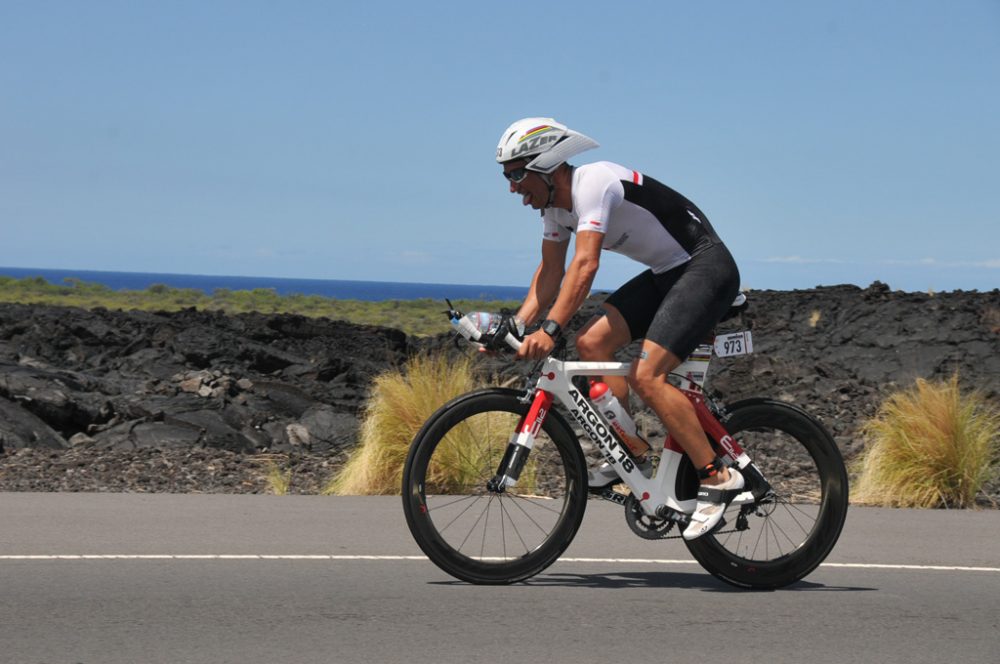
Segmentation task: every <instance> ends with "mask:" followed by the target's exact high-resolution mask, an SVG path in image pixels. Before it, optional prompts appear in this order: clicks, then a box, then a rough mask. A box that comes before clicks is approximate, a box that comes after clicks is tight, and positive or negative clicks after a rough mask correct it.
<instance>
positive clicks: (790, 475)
mask: <svg viewBox="0 0 1000 664" xmlns="http://www.w3.org/2000/svg"><path fill="white" fill-rule="evenodd" d="M729 412H730V416H729V418H728V419H727V420H726V422H725V427H726V430H727V431H729V433H730V434H731V435H732V436H733V437H734V438H736V440H738V441H739V443H740V445H741V446H742V447H743V449H744V450H745V451H746V452H747V454H749V455H750V458H751V459H752V460H753V462H754V464H756V466H757V467H758V468H759V469H760V471H761V473H762V474H763V476H764V477H765V479H767V481H768V482H769V483H770V484H771V488H772V490H773V495H771V496H769V497H767V498H765V499H764V500H762V501H760V502H759V503H758V504H756V505H746V506H742V507H741V506H737V505H731V506H730V507H729V509H728V510H727V511H726V514H725V518H726V522H727V525H726V526H724V527H723V528H722V529H721V530H720V531H719V532H717V533H715V534H713V535H705V536H703V537H700V538H699V539H696V540H692V541H689V542H685V544H687V547H688V550H690V552H691V554H692V555H693V556H694V557H695V559H697V561H698V562H699V563H701V565H702V567H704V568H705V569H706V570H708V571H709V572H711V573H712V574H713V575H714V576H716V577H718V578H719V579H722V580H723V581H725V582H727V583H731V584H733V585H737V586H741V587H745V588H758V589H772V588H780V587H782V586H787V585H789V584H791V583H794V582H796V581H798V580H799V579H801V578H803V577H804V576H806V575H807V574H809V573H810V572H812V571H813V570H814V569H816V567H817V566H819V564H820V563H821V562H823V560H824V559H825V558H826V556H827V555H828V554H829V553H830V551H831V550H832V549H833V545H834V544H836V542H837V538H838V537H839V536H840V531H841V529H842V528H843V526H844V519H845V518H846V516H847V494H848V488H847V471H846V469H845V468H844V460H843V458H842V457H841V455H840V451H839V450H838V449H837V445H836V443H835V442H834V440H833V438H832V437H831V436H830V434H829V433H827V431H826V429H825V428H823V426H822V425H821V424H820V423H819V422H818V421H816V420H815V419H814V418H813V417H812V416H810V415H809V414H808V413H806V412H805V411H802V410H800V409H798V408H795V407H794V406H790V405H788V404H785V403H782V402H779V401H771V400H765V399H751V400H747V401H741V402H739V403H737V404H735V405H733V406H732V407H731V408H730V409H729Z"/></svg>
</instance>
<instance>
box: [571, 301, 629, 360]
mask: <svg viewBox="0 0 1000 664" xmlns="http://www.w3.org/2000/svg"><path fill="white" fill-rule="evenodd" d="M601 307H602V308H603V309H604V312H603V313H600V314H597V315H595V316H594V317H593V318H591V319H590V320H589V321H587V324H586V325H584V326H583V328H582V329H581V330H580V332H579V333H578V334H577V335H576V339H577V345H578V346H583V347H584V348H587V349H595V350H599V351H601V352H603V353H614V352H615V351H616V350H618V349H619V348H621V347H622V346H624V345H626V344H628V343H629V342H630V341H632V333H631V332H630V330H629V326H628V323H626V322H625V319H624V318H623V317H622V314H621V312H620V311H618V308H617V307H615V306H614V305H611V304H607V303H604V304H602V305H601Z"/></svg>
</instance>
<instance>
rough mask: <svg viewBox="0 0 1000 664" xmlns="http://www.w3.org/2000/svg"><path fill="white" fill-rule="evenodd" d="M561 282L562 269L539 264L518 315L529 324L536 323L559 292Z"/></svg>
mask: <svg viewBox="0 0 1000 664" xmlns="http://www.w3.org/2000/svg"><path fill="white" fill-rule="evenodd" d="M561 282H562V273H561V272H560V271H557V270H546V269H545V268H544V266H541V265H539V266H538V269H537V270H535V276H534V277H532V279H531V287H530V288H529V289H528V296H527V297H526V298H525V299H524V304H522V305H521V308H520V309H518V311H517V317H518V318H520V319H521V320H523V321H524V322H525V323H526V324H528V325H530V324H531V323H534V322H535V321H536V320H537V319H538V317H539V316H541V315H542V312H543V311H545V309H546V308H547V307H548V306H549V305H550V304H552V300H554V299H555V297H556V294H557V293H558V292H559V284H560V283H561Z"/></svg>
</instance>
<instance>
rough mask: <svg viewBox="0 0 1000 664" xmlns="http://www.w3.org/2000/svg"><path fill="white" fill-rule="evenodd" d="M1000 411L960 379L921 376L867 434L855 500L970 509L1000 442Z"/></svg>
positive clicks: (888, 406)
mask: <svg viewBox="0 0 1000 664" xmlns="http://www.w3.org/2000/svg"><path fill="white" fill-rule="evenodd" d="M998 430H1000V411H998V409H997V407H996V405H995V404H992V403H990V402H989V401H987V400H986V399H985V398H984V397H983V396H982V395H980V394H979V393H977V392H967V393H963V391H962V390H960V389H959V385H958V376H957V375H955V376H953V377H952V378H951V379H950V380H948V381H943V382H929V381H926V380H923V379H918V380H917V382H916V385H915V386H914V387H912V388H910V389H909V390H905V391H902V392H898V393H896V394H893V395H891V396H890V397H889V398H888V399H886V400H885V401H884V402H883V404H882V405H881V407H880V408H879V410H878V412H877V413H876V415H875V416H874V417H873V418H872V419H871V420H869V421H868V422H867V423H865V425H864V427H863V429H862V432H863V434H864V435H865V436H866V438H867V439H868V444H867V446H866V449H865V452H864V454H863V455H862V457H861V459H860V460H859V462H858V464H857V470H858V471H859V476H858V479H857V482H856V484H855V487H854V492H853V495H854V500H855V502H860V503H868V504H877V505H886V506H898V507H967V506H970V505H972V504H974V502H975V499H976V495H977V494H978V493H979V491H980V490H981V488H982V486H983V484H984V483H985V482H986V481H988V480H989V479H990V478H991V476H992V474H993V472H994V469H995V466H996V463H997V454H998V446H1000V437H998Z"/></svg>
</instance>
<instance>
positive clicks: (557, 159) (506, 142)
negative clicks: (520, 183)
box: [497, 118, 599, 173]
mask: <svg viewBox="0 0 1000 664" xmlns="http://www.w3.org/2000/svg"><path fill="white" fill-rule="evenodd" d="M598 146H599V143H598V142H597V141H595V140H594V139H592V138H589V137H587V136H584V135H583V134H581V133H580V132H578V131H573V130H572V129H570V128H568V127H567V126H566V125H564V124H560V123H558V122H556V121H555V120H553V119H552V118H524V119H523V120H518V121H517V122H515V123H514V124H512V125H511V126H509V127H507V129H506V130H505V131H504V133H503V135H501V136H500V143H499V144H498V145H497V161H498V162H500V163H501V164H502V163H503V162H505V161H510V160H512V159H530V158H531V157H534V159H530V161H529V162H528V163H527V164H526V166H525V168H527V169H528V170H531V171H538V172H539V173H551V172H552V171H554V170H555V169H556V167H557V166H559V164H561V163H563V162H564V161H566V160H567V159H569V158H570V157H572V156H573V155H576V154H579V153H581V152H583V151H584V150H590V149H591V148H596V147H598Z"/></svg>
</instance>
